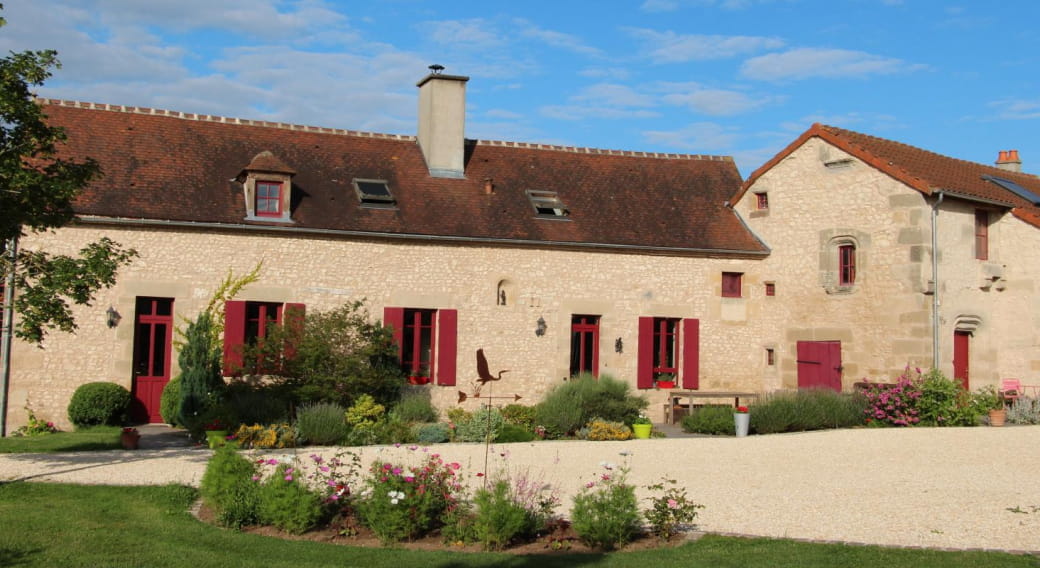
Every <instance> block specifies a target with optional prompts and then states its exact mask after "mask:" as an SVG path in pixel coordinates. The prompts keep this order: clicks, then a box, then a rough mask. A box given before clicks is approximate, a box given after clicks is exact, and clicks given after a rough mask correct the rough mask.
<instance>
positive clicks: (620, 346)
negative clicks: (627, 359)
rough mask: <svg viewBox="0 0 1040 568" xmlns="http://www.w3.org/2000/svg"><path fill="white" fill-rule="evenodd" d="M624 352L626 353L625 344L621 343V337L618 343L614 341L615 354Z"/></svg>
mask: <svg viewBox="0 0 1040 568" xmlns="http://www.w3.org/2000/svg"><path fill="white" fill-rule="evenodd" d="M624 351H625V343H624V342H623V341H621V338H620V337H619V338H617V340H616V341H614V352H615V353H623V352H624Z"/></svg>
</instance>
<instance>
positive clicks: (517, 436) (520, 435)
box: [495, 423, 536, 444]
mask: <svg viewBox="0 0 1040 568" xmlns="http://www.w3.org/2000/svg"><path fill="white" fill-rule="evenodd" d="M535 438H536V436H535V435H534V432H532V431H530V430H527V429H525V428H523V427H521V426H517V425H516V424H509V423H504V424H502V428H501V429H500V430H499V431H498V435H497V436H495V442H496V443H499V444H509V443H513V442H530V441H532V440H534V439H535Z"/></svg>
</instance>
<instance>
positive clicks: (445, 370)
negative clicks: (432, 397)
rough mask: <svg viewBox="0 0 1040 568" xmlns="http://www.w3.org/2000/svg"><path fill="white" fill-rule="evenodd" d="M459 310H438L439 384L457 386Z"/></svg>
mask: <svg viewBox="0 0 1040 568" xmlns="http://www.w3.org/2000/svg"><path fill="white" fill-rule="evenodd" d="M458 322H459V311H458V310H437V328H438V329H437V337H438V338H439V341H438V343H437V384H438V385H443V386H449V387H450V386H455V360H456V356H457V355H458V337H457V336H458V325H459V324H458Z"/></svg>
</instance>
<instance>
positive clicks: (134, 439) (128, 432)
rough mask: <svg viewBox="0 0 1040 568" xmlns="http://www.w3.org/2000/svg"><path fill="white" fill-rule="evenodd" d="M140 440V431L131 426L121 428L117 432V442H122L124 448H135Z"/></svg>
mask: <svg viewBox="0 0 1040 568" xmlns="http://www.w3.org/2000/svg"><path fill="white" fill-rule="evenodd" d="M140 441H141V433H140V432H138V431H137V428H134V427H133V426H127V427H126V428H123V431H122V432H120V433H119V443H120V444H122V446H123V449H124V450H136V449H137V445H138V444H139V443H140Z"/></svg>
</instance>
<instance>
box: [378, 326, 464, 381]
mask: <svg viewBox="0 0 1040 568" xmlns="http://www.w3.org/2000/svg"><path fill="white" fill-rule="evenodd" d="M383 324H384V325H386V326H388V327H390V328H392V329H393V334H394V342H395V343H397V346H398V354H399V357H400V359H399V360H400V362H401V368H402V369H403V370H404V372H405V373H406V374H407V375H408V377H409V381H410V382H412V383H414V384H426V383H428V382H431V381H434V380H436V383H437V384H438V385H444V386H451V385H454V384H455V358H456V355H457V351H458V349H457V344H456V342H457V338H456V334H457V331H456V330H457V328H458V311H457V310H445V309H429V308H426V309H423V308H391V307H388V308H385V309H384V310H383Z"/></svg>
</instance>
